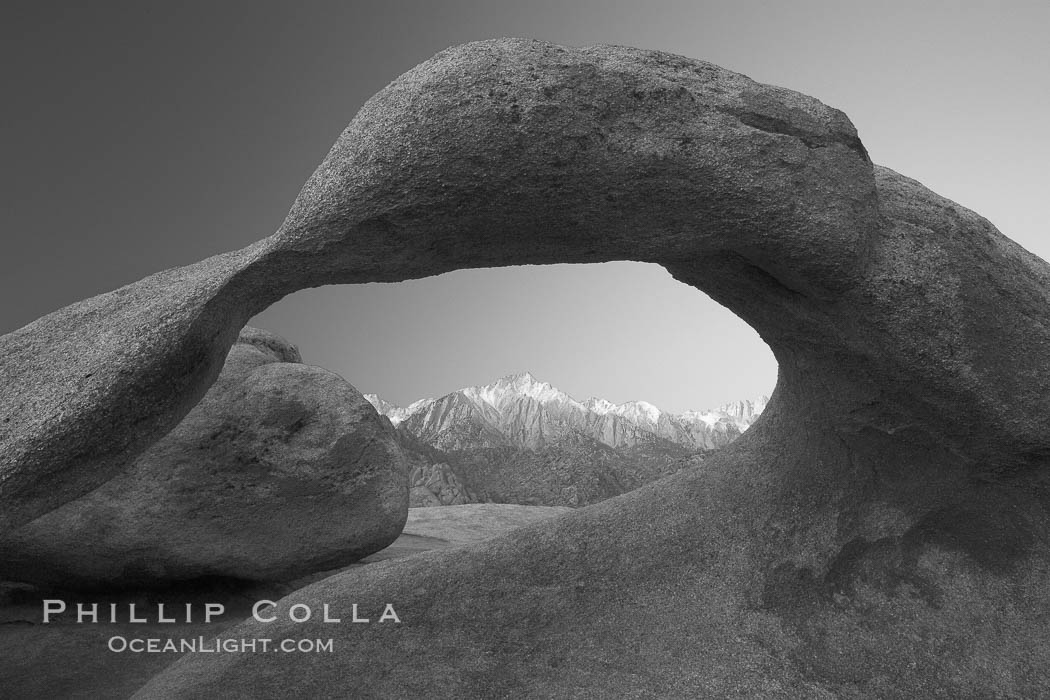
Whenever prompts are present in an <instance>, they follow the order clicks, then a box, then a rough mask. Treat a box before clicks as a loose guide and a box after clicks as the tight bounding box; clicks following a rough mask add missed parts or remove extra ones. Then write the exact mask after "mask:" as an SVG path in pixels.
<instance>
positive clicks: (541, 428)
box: [365, 372, 767, 507]
mask: <svg viewBox="0 0 1050 700" xmlns="http://www.w3.org/2000/svg"><path fill="white" fill-rule="evenodd" d="M365 398H366V399H367V400H368V401H369V402H371V404H372V405H373V406H375V408H376V410H377V411H378V412H379V413H380V414H381V415H383V416H385V417H386V418H387V419H388V420H389V421H390V423H391V424H392V425H393V426H394V428H395V433H396V435H397V439H398V441H399V442H400V443H401V446H402V448H403V450H404V451H405V453H406V455H407V456H408V459H409V461H410V463H411V475H410V477H409V485H410V489H411V490H410V505H411V506H415V507H419V506H435V505H462V504H466V503H517V504H523V505H545V506H570V507H577V506H584V505H588V504H591V503H596V502H598V501H602V500H605V499H606V498H611V497H612V496H616V495H619V494H621V493H625V492H627V491H631V490H633V489H636V488H638V487H640V486H642V485H644V484H646V483H648V482H650V481H654V480H656V479H659V478H662V477H664V476H668V475H670V474H673V473H675V472H677V471H680V470H682V469H684V468H687V467H690V466H694V465H697V464H699V463H701V462H702V461H703V460H704V458H705V456H706V455H707V454H709V453H710V452H712V451H713V450H717V449H719V448H721V447H724V446H725V445H727V444H729V443H730V442H732V441H733V440H735V439H736V438H737V437H739V436H740V435H741V434H742V433H743V432H744V431H745V430H747V428H748V427H749V426H750V425H751V424H752V423H753V422H754V421H755V420H756V419H757V418H758V416H759V415H760V414H761V412H762V409H763V408H765V404H766V401H767V398H766V397H762V398H759V399H756V400H745V401H737V402H734V403H730V404H726V405H723V406H720V407H718V408H716V409H712V410H709V411H689V412H686V413H683V414H672V413H667V412H664V411H661V410H660V409H658V408H657V407H655V406H653V405H652V404H650V403H647V402H645V401H629V402H626V403H623V404H615V403H612V402H610V401H606V400H605V399H598V398H590V399H587V400H586V401H577V400H576V399H574V398H573V397H571V396H569V395H568V394H566V393H565V392H563V391H561V390H559V389H557V388H555V387H553V386H551V385H550V384H549V383H547V382H542V381H540V380H538V379H536V377H534V376H533V375H532V374H531V373H528V372H524V373H521V374H514V375H508V376H505V377H503V378H501V379H499V380H497V381H495V382H493V383H491V384H487V385H484V386H473V387H468V388H465V389H460V390H459V391H454V392H452V393H450V394H446V395H445V396H442V397H440V398H436V399H429V398H428V399H421V400H419V401H416V402H414V403H412V404H410V405H408V406H405V407H402V406H397V405H394V404H392V403H390V402H387V401H385V400H384V399H382V398H380V397H379V396H377V395H376V394H365Z"/></svg>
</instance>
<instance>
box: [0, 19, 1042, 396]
mask: <svg viewBox="0 0 1050 700" xmlns="http://www.w3.org/2000/svg"><path fill="white" fill-rule="evenodd" d="M62 5H63V3H47V4H45V3H38V2H32V3H29V2H24V3H21V2H15V3H10V2H9V3H6V4H5V11H4V22H3V23H2V24H0V66H2V68H0V89H2V92H0V94H2V95H3V110H2V112H0V113H2V115H3V116H2V119H3V129H2V130H0V154H2V166H0V167H2V173H3V182H2V192H3V195H2V197H3V200H2V201H3V206H2V207H0V230H2V232H3V244H4V245H3V252H2V253H0V332H7V331H10V330H13V329H15V328H17V327H19V326H21V325H24V324H25V323H28V322H29V321H31V320H33V319H34V318H36V317H38V316H41V315H43V314H45V313H47V312H49V311H52V310H54V309H56V308H59V307H61V306H63V305H65V304H69V303H72V302H74V301H77V300H78V299H82V298H85V297H88V296H91V295H93V294H98V293H100V292H104V291H108V290H110V289H113V288H116V287H118V286H121V285H123V284H126V283H128V282H132V281H134V280H136V279H139V278H141V277H144V276H146V275H148V274H150V273H152V272H156V271H158V270H161V269H165V268H168V267H173V266H176V265H182V264H187V263H191V262H194V261H196V260H199V259H201V258H204V257H207V256H209V255H213V254H216V253H220V252H223V251H226V250H230V249H233V248H238V247H241V246H244V245H247V244H248V243H251V242H253V241H255V240H257V239H259V238H261V237H263V236H266V235H268V234H270V233H272V232H273V231H274V230H275V229H276V228H277V227H278V226H279V225H280V222H281V220H282V219H283V218H284V214H285V213H286V211H287V208H288V207H289V205H290V204H291V202H292V200H293V199H294V198H295V195H296V193H297V192H298V190H299V188H300V186H301V185H302V183H303V182H304V181H305V180H306V178H307V177H308V176H309V174H310V173H311V172H312V170H313V169H314V168H315V167H316V165H317V164H318V163H319V162H320V160H321V158H322V157H323V156H324V154H325V153H326V152H327V150H328V148H329V146H330V145H331V143H332V141H333V140H334V139H335V137H336V136H337V135H338V134H339V132H340V131H341V130H342V129H343V127H344V126H345V125H346V123H347V122H348V121H349V120H350V118H351V117H352V116H353V114H354V113H355V112H356V110H357V109H358V108H359V107H360V106H361V104H362V103H363V102H364V101H365V100H366V99H367V98H368V97H369V96H371V95H372V94H373V93H374V92H376V91H377V90H379V89H381V88H382V87H383V86H384V85H386V84H387V83H389V82H390V81H391V80H393V79H394V78H396V77H397V76H398V75H399V74H400V73H402V72H404V71H405V70H407V69H409V68H411V67H412V66H413V65H415V64H417V63H419V62H421V61H423V60H426V59H427V58H428V57H430V56H431V55H433V54H434V53H436V52H437V51H439V50H441V49H443V48H445V47H447V46H450V45H452V44H457V43H461V42H464V41H470V40H474V39H482V38H490V37H498V36H528V37H534V38H538V39H544V40H548V41H553V42H557V43H563V44H570V45H587V44H594V43H616V44H627V45H633V46H639V47H644V48H654V49H661V50H665V51H671V52H674V53H679V54H683V55H686V56H691V57H695V58H702V59H705V60H708V61H712V62H714V63H718V64H720V65H722V66H725V67H727V68H730V69H732V70H736V71H738V72H741V73H744V74H746V75H749V76H750V77H752V78H754V79H756V80H758V81H761V82H766V83H772V84H776V85H782V86H784V87H788V88H791V89H794V90H798V91H800V92H804V93H807V94H810V95H813V96H815V97H817V98H818V99H820V100H822V101H823V102H825V103H827V104H830V105H832V106H835V107H838V108H840V109H842V110H844V111H845V112H846V113H847V114H848V115H849V116H850V118H851V119H852V120H853V122H854V124H856V126H857V128H858V130H859V132H860V135H861V138H862V139H863V141H864V143H865V145H866V146H867V148H868V151H869V153H870V154H871V157H872V159H873V160H874V161H876V162H878V163H881V164H883V165H887V166H889V167H892V168H894V169H895V170H898V171H900V172H902V173H904V174H906V175H909V176H911V177H914V178H916V179H918V180H920V181H922V182H924V183H925V184H926V185H927V186H929V187H931V188H932V189H934V190H935V191H937V192H939V193H941V194H943V195H945V196H947V197H950V198H951V199H954V200H956V201H958V202H960V203H961V204H963V205H965V206H967V207H969V208H971V209H974V210H975V211H977V212H979V213H981V214H982V215H984V216H986V217H987V218H989V219H990V220H991V221H992V222H993V223H995V224H996V225H997V226H998V227H999V228H1000V230H1002V231H1003V232H1004V233H1005V234H1007V235H1008V236H1010V237H1011V238H1014V239H1015V240H1017V241H1019V242H1020V243H1021V244H1022V245H1024V246H1025V247H1026V248H1028V249H1029V250H1031V251H1033V252H1035V253H1037V254H1038V255H1040V256H1042V257H1044V258H1050V236H1048V235H1047V233H1048V227H1047V223H1048V214H1047V211H1048V209H1047V206H1046V202H1045V200H1046V197H1047V194H1048V192H1050V187H1048V179H1050V178H1048V175H1047V173H1048V164H1050V130H1048V129H1047V127H1046V124H1047V119H1048V115H1050V42H1048V41H1047V31H1048V29H1050V3H1047V2H1046V1H1045V0H1039V1H1032V2H1024V1H1020V2H973V1H970V2H935V1H924V2H921V3H918V2H911V1H908V2H871V1H866V2H844V1H840V2H830V1H829V2H747V1H740V0H734V1H725V2H659V1H658V0H649V1H644V2H642V1H639V2H618V1H607V2H599V1H597V0H579V1H576V2H573V1H571V0H563V1H561V2H525V1H523V0H518V1H516V2H496V1H493V2H479V1H474V2H467V1H453V2H437V1H431V2H425V1H420V2H398V1H396V0H387V1H386V2H368V3H365V2H358V3H355V2H285V3H276V2H269V3H268V2H250V3H249V2H243V3H233V2H199V3H196V2H180V3H147V2H102V3H79V2H78V3H73V2H68V3H65V5H66V7H65V8H63V7H62ZM253 323H254V324H255V325H259V326H262V327H265V328H269V329H272V330H274V331H277V332H279V333H281V334H283V335H286V336H287V337H288V338H289V339H290V340H291V341H293V342H295V343H296V344H298V345H299V346H300V348H301V350H302V353H303V356H304V358H305V359H306V361H307V362H311V363H314V364H319V365H322V366H325V367H328V368H330V369H332V370H334V371H337V372H339V373H340V374H342V375H343V376H344V377H346V378H347V379H348V380H349V381H350V382H351V383H353V384H354V385H355V386H357V387H358V388H359V389H361V390H362V391H366V392H367V391H374V392H378V393H380V394H381V395H383V396H384V397H385V398H387V399H388V400H391V401H394V402H398V403H407V402H409V401H411V400H413V399H416V398H420V397H423V396H436V395H440V394H443V393H446V392H448V391H452V390H454V389H457V388H460V387H462V386H466V385H470V384H477V383H484V382H487V381H489V380H491V379H495V378H496V377H498V376H500V375H503V374H509V373H513V372H517V371H522V370H526V369H527V370H531V371H532V372H533V374H535V375H537V376H538V377H539V378H541V379H544V380H546V381H549V382H551V383H553V384H554V385H556V386H558V387H559V388H561V389H563V390H565V391H567V392H568V393H570V394H572V395H574V396H576V397H577V398H580V399H584V398H587V397H588V396H592V395H596V396H601V397H604V398H607V399H610V400H613V401H617V402H621V401H626V400H630V399H645V400H648V401H650V402H651V403H654V404H656V405H657V406H660V407H661V408H664V409H666V410H672V411H683V410H686V409H690V408H695V409H701V408H707V407H711V406H715V405H717V404H720V403H723V402H725V401H729V400H733V399H737V398H743V397H749V396H753V395H757V394H761V393H768V392H769V391H770V390H771V389H772V386H773V383H774V380H775V374H776V368H775V363H774V361H773V358H772V356H771V355H770V353H769V351H768V349H767V348H765V346H764V345H763V344H762V343H761V341H760V340H759V339H758V337H757V336H756V335H755V334H754V333H753V332H752V331H751V330H750V329H749V328H748V327H747V326H745V325H744V324H743V322H741V321H739V320H738V319H736V318H735V317H733V316H732V315H731V314H729V313H728V312H727V311H725V310H724V309H722V308H721V307H719V306H717V305H716V304H714V303H713V302H711V301H710V300H708V299H707V298H706V297H704V295H703V294H702V293H700V292H698V291H695V290H692V289H690V288H687V287H684V286H683V285H681V284H679V283H676V282H674V281H673V280H672V279H671V278H670V276H668V275H667V274H666V273H664V272H663V270H661V269H660V268H658V267H653V266H644V265H639V264H631V263H612V264H608V265H600V266H552V267H547V268H508V269H501V270H474V271H462V272H458V273H453V274H449V275H443V276H441V277H437V278H431V279H427V280H419V281H415V282H408V283H402V284H398V285H364V286H357V287H349V286H348V287H328V288H324V289H319V290H309V291H305V292H300V293H298V294H295V295H292V296H290V297H288V298H287V299H285V300H284V301H282V302H280V303H279V304H277V305H276V306H274V307H272V308H271V309H270V310H268V311H267V312H265V313H264V314H262V315H261V316H259V317H258V318H256V319H255V321H254V322H253Z"/></svg>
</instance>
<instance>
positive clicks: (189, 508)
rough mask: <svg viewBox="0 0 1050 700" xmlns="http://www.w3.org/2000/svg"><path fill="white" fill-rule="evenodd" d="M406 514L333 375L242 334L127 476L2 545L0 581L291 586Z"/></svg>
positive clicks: (385, 455) (377, 425)
mask: <svg viewBox="0 0 1050 700" xmlns="http://www.w3.org/2000/svg"><path fill="white" fill-rule="evenodd" d="M407 511H408V482H407V463H406V462H405V460H404V457H403V455H402V452H401V450H400V448H399V447H398V446H397V444H396V442H395V440H394V435H393V430H391V429H390V427H389V425H388V424H387V423H386V421H384V420H382V419H381V418H380V417H379V416H378V415H377V414H376V413H375V411H374V410H372V408H371V405H370V404H368V402H366V401H365V400H364V398H363V397H362V396H361V395H360V394H359V393H358V392H357V391H356V390H355V389H354V388H353V387H352V386H350V384H348V383H347V382H346V381H345V380H344V379H343V378H342V377H339V376H338V375H336V374H333V373H332V372H329V371H327V370H324V369H321V368H320V367H312V366H310V365H305V364H302V360H301V358H300V357H299V353H298V351H297V350H296V349H295V348H294V347H292V346H290V345H289V344H288V343H287V342H286V341H284V339H282V338H280V337H278V336H276V335H273V334H271V333H268V332H266V331H261V330H258V329H254V328H246V329H244V330H243V331H242V332H241V334H240V336H239V338H238V342H237V343H236V344H235V345H234V346H233V348H232V349H231V350H230V353H229V355H228V357H227V359H226V364H225V367H224V368H223V371H222V373H221V374H220V375H219V379H218V381H217V382H216V383H215V384H214V385H213V386H212V387H211V389H210V391H209V392H208V393H207V394H206V395H205V397H204V399H203V400H202V401H201V403H200V404H198V405H197V406H196V407H195V408H194V409H193V410H192V411H191V412H190V414H189V415H188V416H186V418H185V419H183V421H182V422H181V423H179V425H178V426H177V427H176V428H175V429H174V430H173V431H172V432H171V433H169V434H168V435H167V436H165V437H164V438H163V439H161V440H160V441H159V442H157V443H156V444H154V445H153V446H152V447H150V448H149V449H148V450H147V451H146V452H145V453H143V454H142V455H140V456H139V457H138V458H137V459H136V460H135V461H134V462H133V463H132V465H131V466H130V467H128V468H127V470H126V471H125V472H123V473H122V474H120V475H118V476H116V477H114V478H113V479H111V480H110V481H108V482H107V483H105V484H104V485H103V486H101V487H99V488H98V489H96V490H94V491H92V492H91V493H90V494H88V495H86V496H83V497H81V498H79V499H77V500H75V501H72V502H70V503H67V504H65V505H64V506H62V507H60V508H58V509H56V510H54V511H51V512H50V513H48V514H46V515H44V516H42V517H40V518H37V519H36V520H34V521H32V522H30V523H28V524H26V525H23V526H22V527H21V528H18V529H17V530H15V531H13V532H10V533H8V534H7V535H6V536H0V580H3V579H7V580H14V581H24V582H30V583H35V584H47V585H52V586H59V587H63V588H85V587H93V588H113V587H141V586H147V585H168V584H171V583H172V582H176V581H186V580H194V579H203V578H209V577H218V578H232V579H240V580H247V581H282V580H289V579H293V578H299V577H301V576H303V575H305V574H308V573H311V572H314V571H320V570H327V569H332V568H335V567H337V566H344V565H346V564H349V563H350V562H352V561H355V560H356V559H360V558H361V557H364V556H367V555H368V554H371V553H373V552H376V551H378V550H380V549H383V548H384V547H386V546H387V545H388V544H390V543H391V542H392V541H393V540H394V539H395V538H396V537H397V536H398V534H399V533H400V532H401V527H402V525H403V524H404V522H405V518H406V515H407Z"/></svg>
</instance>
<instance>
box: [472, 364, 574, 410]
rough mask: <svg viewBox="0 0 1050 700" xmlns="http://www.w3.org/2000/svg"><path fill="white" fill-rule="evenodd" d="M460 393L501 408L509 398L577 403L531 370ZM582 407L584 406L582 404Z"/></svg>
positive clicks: (541, 401) (544, 402)
mask: <svg viewBox="0 0 1050 700" xmlns="http://www.w3.org/2000/svg"><path fill="white" fill-rule="evenodd" d="M460 393H462V394H464V395H465V396H467V397H468V398H470V399H474V400H476V401H482V402H484V403H486V404H488V405H489V406H492V407H493V408H497V409H498V408H499V407H500V406H501V405H502V404H503V403H504V402H505V401H506V400H508V399H511V400H513V399H517V398H521V397H527V398H530V399H533V400H534V401H538V402H539V403H541V404H548V403H558V404H576V405H579V402H577V401H576V400H575V399H573V398H572V397H571V396H569V395H568V394H566V393H565V392H563V391H561V390H559V389H556V388H554V387H553V386H551V385H550V384H548V383H547V382H541V381H539V380H538V379H536V377H534V376H533V375H532V373H531V372H522V373H520V374H509V375H507V376H505V377H501V378H500V379H497V380H496V381H495V382H493V383H491V384H486V385H484V386H472V387H467V388H466V389H461V390H460ZM580 407H581V408H582V406H580Z"/></svg>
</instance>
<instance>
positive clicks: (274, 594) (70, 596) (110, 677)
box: [0, 503, 570, 700]
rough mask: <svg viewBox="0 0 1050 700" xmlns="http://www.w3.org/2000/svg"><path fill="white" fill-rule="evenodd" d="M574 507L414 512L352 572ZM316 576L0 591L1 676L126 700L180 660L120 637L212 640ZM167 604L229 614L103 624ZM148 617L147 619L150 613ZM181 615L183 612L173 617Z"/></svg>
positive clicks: (51, 690)
mask: <svg viewBox="0 0 1050 700" xmlns="http://www.w3.org/2000/svg"><path fill="white" fill-rule="evenodd" d="M569 511H570V509H569V508H561V507H543V506H519V505H510V504H491V503H484V504H472V505H461V506H442V507H434V508H412V509H410V510H409V513H408V521H407V523H406V524H405V529H404V532H403V533H402V534H401V536H400V537H398V538H397V540H395V541H394V543H393V544H391V545H390V546H388V547H386V548H384V549H382V550H381V551H379V552H376V553H375V554H372V555H371V556H369V557H366V558H365V559H362V560H360V561H358V562H357V563H355V564H353V565H351V566H355V567H358V566H366V565H373V564H376V563H377V562H382V561H386V560H390V559H399V558H402V557H407V556H412V555H415V554H419V553H422V552H426V551H430V550H434V549H446V548H449V547H457V546H466V545H471V544H474V543H477V542H481V541H483V540H485V539H488V538H490V537H494V536H496V535H499V534H501V533H504V532H507V531H510V530H513V529H515V528H518V527H521V526H523V525H528V524H530V523H535V522H539V521H541V520H545V519H547V518H552V517H555V516H558V515H562V514H564V513H567V512H569ZM334 573H336V572H334V571H333V572H328V573H326V574H314V575H311V576H309V577H307V578H306V579H304V580H300V581H294V582H291V583H288V584H284V585H279V586H265V585H255V586H235V585H232V584H218V585H212V586H198V587H197V588H196V589H186V588H185V587H182V588H180V587H177V586H175V587H171V588H168V589H162V590H152V591H149V592H142V591H133V590H132V591H125V592H117V593H113V592H110V593H98V592H92V593H85V592H83V591H81V592H70V591H62V590H61V589H57V590H56V589H52V590H49V591H48V590H41V589H37V588H31V587H28V586H24V585H11V584H8V585H6V586H5V585H3V584H0V678H3V688H2V690H3V693H2V695H3V697H7V698H83V699H84V700H99V699H100V698H126V697H130V696H131V695H132V694H133V693H134V692H135V691H136V690H138V689H139V688H140V687H141V686H142V685H144V684H145V683H146V681H148V680H149V679H150V678H151V677H152V676H154V675H156V674H157V673H159V672H160V671H161V670H162V669H163V668H164V667H165V666H167V665H169V664H171V663H172V662H173V661H174V660H175V659H176V658H177V657H178V656H179V655H178V654H164V653H157V654H149V653H132V652H130V651H124V652H113V651H110V650H109V648H108V643H109V641H110V639H111V638H112V637H114V636H123V637H126V638H132V637H144V638H158V639H168V638H194V637H199V636H203V637H206V638H208V639H210V638H212V637H214V636H215V635H218V634H220V633H221V632H223V631H225V630H226V629H228V628H230V627H232V626H233V625H236V624H237V623H239V622H240V621H242V620H244V619H245V618H246V617H249V616H250V615H251V608H252V606H253V605H254V603H255V602H256V601H258V600H262V599H274V600H276V599H279V598H280V597H281V596H283V595H286V594H288V593H290V592H292V591H294V590H295V589H296V588H297V587H299V586H302V585H306V584H308V583H309V582H311V581H314V580H320V579H322V578H325V577H326V576H328V575H332V574H334ZM46 599H53V600H65V601H67V602H68V608H69V611H68V613H67V614H62V615H57V616H55V617H53V618H52V621H51V622H49V623H48V624H46V625H45V624H42V621H43V616H42V611H43V602H42V601H43V600H46ZM75 601H91V602H100V603H101V604H102V605H101V608H100V609H101V610H102V619H103V624H89V623H85V624H77V623H76V616H75V614H74V606H75ZM158 602H160V603H165V604H166V607H167V610H168V611H169V612H171V611H181V610H182V609H183V606H184V605H185V604H186V603H191V604H192V605H194V606H195V609H196V610H203V605H204V604H205V603H216V602H218V603H222V604H223V605H225V606H226V614H224V615H223V616H222V617H220V618H216V619H215V620H213V621H212V622H210V623H208V624H205V623H204V622H203V621H198V622H196V623H193V624H186V623H185V622H184V621H183V620H179V622H177V623H175V624H167V623H164V624H159V623H157V622H156V621H155V620H151V621H150V622H149V623H147V624H130V623H127V622H123V623H121V624H108V623H105V615H106V611H107V610H108V606H109V604H111V603H116V604H117V605H118V606H119V607H120V610H121V611H122V612H121V614H122V615H123V616H126V614H127V613H126V610H127V608H126V606H127V605H128V604H130V603H134V604H136V605H137V606H138V610H140V611H146V610H150V609H153V606H154V605H155V604H156V603H158ZM142 614H143V615H146V613H145V612H142ZM172 614H176V613H172Z"/></svg>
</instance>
